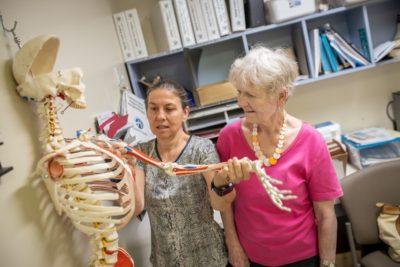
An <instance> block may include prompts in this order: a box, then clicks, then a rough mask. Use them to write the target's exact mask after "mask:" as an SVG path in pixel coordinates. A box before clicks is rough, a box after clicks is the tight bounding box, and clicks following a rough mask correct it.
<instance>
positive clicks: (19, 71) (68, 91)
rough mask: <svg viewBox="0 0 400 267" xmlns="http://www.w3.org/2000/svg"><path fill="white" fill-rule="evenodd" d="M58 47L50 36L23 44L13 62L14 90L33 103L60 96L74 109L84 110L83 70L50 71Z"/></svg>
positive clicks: (56, 40)
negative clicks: (15, 82) (15, 87)
mask: <svg viewBox="0 0 400 267" xmlns="http://www.w3.org/2000/svg"><path fill="white" fill-rule="evenodd" d="M59 44H60V41H59V39H58V38H57V37H55V36H49V35H40V36H38V37H36V38H34V39H32V40H30V41H29V42H27V43H26V44H24V46H23V47H22V48H21V49H20V50H19V51H18V53H17V54H16V56H15V59H14V62H13V74H14V78H15V80H16V81H17V83H18V86H17V91H18V93H19V94H20V95H21V96H23V97H27V98H28V99H32V100H35V101H42V100H43V99H44V98H45V97H47V96H53V97H55V96H60V97H61V98H62V99H64V100H65V101H67V102H68V104H71V105H70V106H71V107H73V108H85V107H86V101H85V98H84V95H83V92H84V90H85V85H84V84H83V83H82V82H81V77H82V75H83V72H82V70H81V69H80V68H73V69H68V70H63V71H53V67H54V63H55V60H56V57H57V52H58V47H59Z"/></svg>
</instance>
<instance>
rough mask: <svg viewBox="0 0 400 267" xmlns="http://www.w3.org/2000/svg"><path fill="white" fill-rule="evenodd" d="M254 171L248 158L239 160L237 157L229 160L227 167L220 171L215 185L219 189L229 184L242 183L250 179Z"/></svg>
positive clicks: (215, 179)
mask: <svg viewBox="0 0 400 267" xmlns="http://www.w3.org/2000/svg"><path fill="white" fill-rule="evenodd" d="M251 171H252V168H251V165H250V161H249V159H248V158H242V159H238V158H236V157H234V158H232V159H229V160H228V161H227V165H226V166H224V168H222V170H220V171H218V173H217V175H216V176H215V177H214V185H215V186H217V187H221V186H224V185H226V184H228V183H236V184H237V183H240V182H241V181H245V180H248V179H249V178H250V172H251Z"/></svg>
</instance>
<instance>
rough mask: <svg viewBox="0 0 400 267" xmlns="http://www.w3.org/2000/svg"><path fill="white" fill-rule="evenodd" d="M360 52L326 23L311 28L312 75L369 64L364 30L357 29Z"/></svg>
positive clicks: (316, 75)
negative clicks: (360, 46) (319, 26)
mask: <svg viewBox="0 0 400 267" xmlns="http://www.w3.org/2000/svg"><path fill="white" fill-rule="evenodd" d="M359 35H360V41H361V44H362V46H363V47H362V52H361V51H359V50H358V49H357V48H356V47H355V46H353V45H352V44H351V43H349V42H348V41H347V40H346V39H345V38H344V37H343V36H342V35H340V34H339V33H338V32H337V31H336V30H334V29H333V28H332V27H331V25H329V24H326V25H324V26H323V27H321V28H316V29H313V30H312V32H311V34H310V36H311V39H312V45H313V55H314V75H313V76H314V77H318V76H319V75H320V74H329V73H333V72H338V71H340V70H342V69H346V68H356V67H359V66H366V65H368V64H370V61H369V58H370V56H369V48H368V43H367V40H366V36H365V30H364V29H360V30H359Z"/></svg>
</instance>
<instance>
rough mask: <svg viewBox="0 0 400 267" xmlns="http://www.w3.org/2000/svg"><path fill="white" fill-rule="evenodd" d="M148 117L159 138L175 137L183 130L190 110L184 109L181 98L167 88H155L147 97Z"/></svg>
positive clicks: (153, 130) (152, 129)
mask: <svg viewBox="0 0 400 267" xmlns="http://www.w3.org/2000/svg"><path fill="white" fill-rule="evenodd" d="M147 103H148V106H147V118H148V119H149V124H150V128H151V131H152V132H153V134H154V135H155V136H156V137H157V138H158V139H165V138H166V139H168V138H173V137H174V136H175V135H176V133H177V132H178V131H181V130H182V127H183V125H182V124H183V122H184V121H185V120H186V119H187V117H188V115H189V110H188V109H187V108H186V109H183V108H182V104H181V101H180V98H179V97H178V96H176V95H175V94H174V92H172V91H170V90H167V89H156V90H153V91H152V92H151V93H150V94H149V96H148V99H147Z"/></svg>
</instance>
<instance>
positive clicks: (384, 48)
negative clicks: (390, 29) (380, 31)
mask: <svg viewBox="0 0 400 267" xmlns="http://www.w3.org/2000/svg"><path fill="white" fill-rule="evenodd" d="M395 47H396V41H386V42H384V43H381V44H380V45H378V46H377V47H375V48H374V60H375V62H378V61H380V60H381V59H382V58H384V57H385V56H386V55H388V54H389V53H390V51H392V50H393V49H394V48H395Z"/></svg>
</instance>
